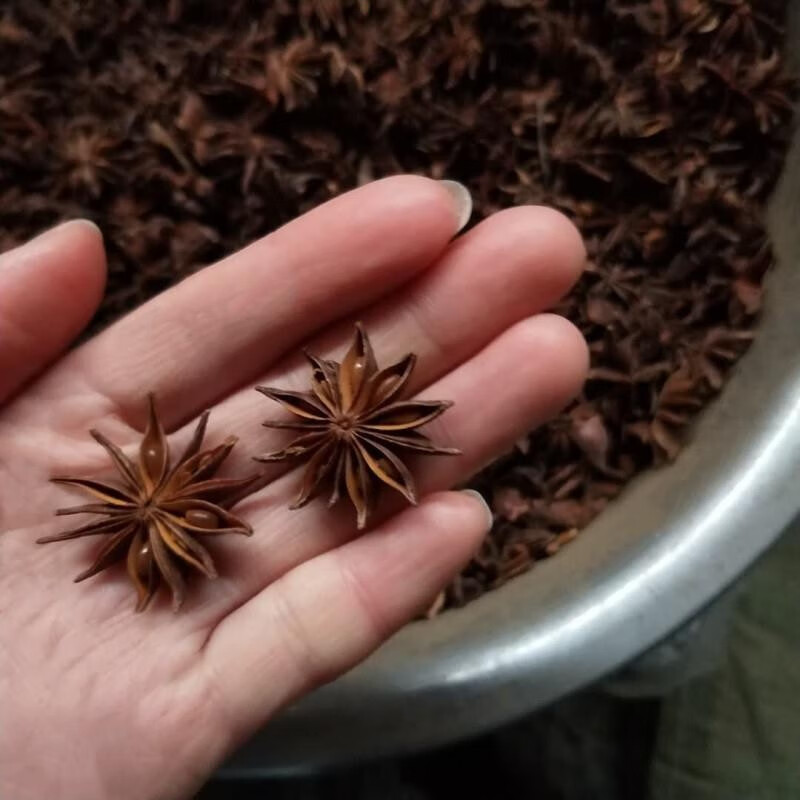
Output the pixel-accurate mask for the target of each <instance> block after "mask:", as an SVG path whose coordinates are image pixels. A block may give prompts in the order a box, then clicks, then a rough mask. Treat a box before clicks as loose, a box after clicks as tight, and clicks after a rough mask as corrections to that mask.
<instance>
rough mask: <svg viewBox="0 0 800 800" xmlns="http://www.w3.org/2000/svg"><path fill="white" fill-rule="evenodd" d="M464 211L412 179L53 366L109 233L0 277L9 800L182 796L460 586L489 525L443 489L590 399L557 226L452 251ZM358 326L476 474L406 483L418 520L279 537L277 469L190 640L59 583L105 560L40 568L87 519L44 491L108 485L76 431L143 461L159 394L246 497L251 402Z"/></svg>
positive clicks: (205, 275) (366, 190)
mask: <svg viewBox="0 0 800 800" xmlns="http://www.w3.org/2000/svg"><path fill="white" fill-rule="evenodd" d="M456 200H457V192H455V193H454V192H453V190H452V189H450V190H448V188H447V186H446V185H445V184H440V183H437V182H435V181H431V180H427V179H423V178H416V177H396V178H390V179H387V180H383V181H379V182H377V183H374V184H370V185H368V186H365V187H363V188H360V189H357V190H355V191H353V192H350V193H348V194H346V195H343V196H342V197H339V198H337V199H335V200H333V201H331V202H329V203H327V204H325V205H324V206H322V207H320V208H318V209H316V210H314V211H312V212H310V213H308V214H306V215H304V216H303V217H301V218H300V219H298V220H296V221H294V222H292V223H290V224H289V225H287V226H285V227H284V228H282V229H281V230H279V231H277V232H276V233H274V234H272V235H270V236H267V237H266V238H264V239H262V240H260V241H258V242H256V243H255V244H253V245H251V246H250V247H247V248H246V249H244V250H242V251H241V252H239V253H236V254H235V255H233V256H231V257H230V258H227V259H225V260H224V261H222V262H221V263H219V264H216V265H214V266H211V267H208V268H207V269H204V270H202V271H201V272H198V273H197V274H195V275H193V276H192V277H190V278H188V279H187V280H185V281H183V283H181V284H180V285H178V286H176V287H174V288H173V289H171V290H169V291H167V292H165V293H163V294H162V295H160V296H159V297H157V298H156V299H154V300H152V301H151V302H149V303H147V304H146V305H144V306H142V307H141V308H139V309H137V310H136V311H134V312H133V313H131V314H130V315H129V316H127V317H125V318H124V319H122V320H120V321H119V322H117V323H116V324H115V325H113V326H111V327H110V328H108V329H107V330H105V331H104V332H103V333H101V334H100V335H98V336H97V337H95V338H94V339H92V340H90V341H88V342H86V343H85V344H83V345H81V346H80V347H78V348H77V349H74V350H72V351H71V352H69V353H68V354H66V355H64V356H61V357H60V358H59V354H60V352H61V351H62V350H63V349H64V348H65V347H66V346H67V345H68V344H69V342H70V341H71V340H72V339H73V338H74V337H75V336H76V335H77V334H78V332H79V331H80V330H81V328H82V327H83V326H84V325H85V324H86V322H87V320H88V319H89V317H90V316H91V314H92V313H93V311H94V310H95V308H96V306H97V304H98V302H99V300H100V297H101V294H102V291H103V284H104V277H105V260H104V253H103V244H102V238H101V236H100V234H99V232H98V231H97V229H96V228H94V226H92V225H91V224H89V223H85V222H72V223H67V224H65V225H62V226H60V227H58V228H55V229H53V230H51V231H49V232H47V233H45V234H43V235H42V236H40V237H39V238H37V239H35V240H33V241H32V242H30V243H29V244H27V245H25V246H23V247H21V248H19V249H17V250H14V251H12V252H9V253H6V254H5V255H3V256H0V402H3V401H4V402H5V403H6V405H5V407H4V408H3V410H2V412H0V709H2V710H1V711H0V714H1V715H2V724H0V796H2V797H8V798H14V800H27V798H35V800H41V799H42V798H45V797H48V798H49V797H52V798H70V799H71V798H81V800H92V799H93V798H114V799H115V800H125V798H136V799H137V800H142V799H143V798H166V797H170V798H173V797H174V798H179V797H187V796H189V795H190V794H191V793H192V791H193V790H195V789H196V788H197V787H198V786H199V785H201V784H202V782H203V781H204V780H205V779H207V778H208V776H209V775H210V774H211V773H212V772H213V770H214V769H215V768H216V767H217V766H218V765H219V764H220V762H221V761H222V760H223V759H224V758H225V757H226V756H227V755H228V754H229V753H230V752H231V751H232V750H233V749H234V748H235V747H236V746H237V745H238V744H240V743H241V742H242V741H243V740H244V739H246V737H248V736H249V735H250V734H251V733H253V732H254V731H255V730H256V729H257V728H258V727H259V726H261V725H263V724H264V723H265V722H266V721H267V720H268V719H269V718H270V717H271V716H272V715H274V714H275V713H276V711H278V710H279V709H280V708H281V707H282V706H284V705H286V704H287V703H288V702H290V701H291V700H293V699H295V698H297V697H298V696H300V695H302V694H303V693H305V692H308V691H310V690H311V689H312V688H314V687H315V686H317V685H319V684H320V683H322V682H324V681H329V680H331V679H332V678H334V677H336V676H337V675H339V674H341V673H342V672H344V671H346V670H347V669H349V668H351V667H352V666H353V665H355V664H356V663H358V662H359V661H361V660H362V659H363V658H365V657H366V656H367V655H368V654H369V653H370V652H371V651H372V650H374V649H375V648H376V647H378V645H380V644H381V643H382V642H383V641H384V640H385V639H387V638H388V637H389V636H390V635H391V634H392V633H393V632H394V631H396V630H397V629H398V628H399V627H400V626H402V625H403V624H404V623H405V622H407V621H408V620H409V619H410V618H412V616H413V615H414V614H415V613H416V612H418V611H419V610H420V609H421V608H424V607H425V604H426V603H428V602H430V601H431V600H432V598H433V597H434V596H435V595H436V593H437V592H438V591H439V590H441V588H442V587H443V586H444V585H445V584H446V583H447V582H448V581H449V580H450V579H451V578H452V577H453V576H454V575H455V574H456V573H457V571H458V570H459V569H460V568H461V567H462V566H463V565H464V564H465V562H467V561H468V559H469V558H470V556H471V555H472V554H473V553H474V551H475V550H476V548H477V547H478V546H479V544H480V542H481V539H482V538H483V536H484V535H485V534H486V532H487V530H488V527H489V524H490V519H489V516H490V515H489V514H488V513H487V508H486V507H485V505H484V504H482V503H481V502H480V501H479V500H478V499H476V498H475V497H474V496H473V495H470V494H465V493H461V492H452V491H446V490H447V489H448V488H449V487H450V486H452V485H454V484H457V483H458V482H459V481H462V480H464V479H466V478H467V477H468V476H469V475H471V474H472V473H474V472H475V471H476V470H478V469H479V468H480V467H481V466H482V465H484V464H485V463H486V462H487V461H489V460H490V459H492V458H494V457H496V456H498V455H499V454H501V453H502V452H503V451H504V450H506V449H508V448H509V447H510V446H511V444H512V443H513V442H514V441H515V440H516V439H517V438H519V437H520V436H522V435H523V433H524V432H526V431H527V430H529V429H530V428H532V427H534V426H536V425H538V424H540V423H541V422H542V421H543V420H545V419H547V418H548V417H550V416H551V415H553V414H554V413H555V412H557V411H558V410H559V409H560V408H561V407H562V406H563V405H564V404H565V403H566V402H567V401H568V400H569V399H570V398H571V397H572V396H573V395H574V394H575V393H576V392H577V391H578V390H579V388H580V386H581V383H582V381H583V379H584V375H585V372H586V367H587V353H586V347H585V345H584V342H583V340H582V338H581V336H580V334H579V333H578V331H577V330H576V329H575V328H574V327H573V326H572V325H571V324H570V323H568V322H567V321H565V320H564V319H562V318H560V317H556V316H552V315H548V314H544V313H541V312H543V311H544V310H545V309H547V308H548V307H550V306H551V305H552V304H553V303H554V302H556V301H557V300H558V299H559V298H560V297H561V296H562V295H563V294H564V293H565V292H566V291H567V290H568V288H569V287H570V286H571V284H572V283H573V282H574V281H575V280H576V278H577V277H578V275H579V273H580V271H581V268H582V265H583V260H584V250H583V246H582V244H581V241H580V237H579V236H578V234H577V232H576V231H575V229H574V228H573V227H572V225H571V224H570V223H569V222H568V221H567V220H566V219H565V218H564V217H562V216H561V215H560V214H558V213H557V212H555V211H551V210H548V209H545V208H536V207H529V208H516V209H511V210H508V211H503V212H500V213H498V214H496V215H494V216H493V217H491V218H490V219H487V220H486V221H484V222H482V223H481V224H480V225H478V226H477V227H476V228H475V229H474V230H472V231H470V232H469V233H467V234H466V235H464V236H462V237H460V238H458V239H455V240H453V239H452V237H453V236H454V234H455V233H456V231H457V229H458V227H459V225H460V222H461V220H459V216H460V215H461V216H463V212H464V200H465V198H464V197H462V198H461V205H460V206H459V204H458V202H456ZM356 319H360V320H363V322H364V323H365V326H366V328H367V330H368V331H369V333H370V337H371V339H372V342H373V345H374V346H375V350H376V353H377V354H378V358H379V359H380V360H381V362H382V363H389V362H390V361H391V360H392V359H397V358H399V357H400V356H401V355H403V354H405V353H406V352H408V351H410V350H411V351H414V352H416V353H417V354H418V356H419V362H418V365H417V368H416V370H415V374H414V377H413V378H412V380H413V381H414V385H413V387H412V390H413V391H414V392H420V393H421V395H422V396H428V397H430V398H431V399H437V400H440V399H448V400H453V401H455V405H454V407H453V408H452V409H450V410H449V411H448V412H447V413H446V414H445V415H444V416H443V417H442V418H440V420H437V421H436V422H435V423H433V424H432V425H431V426H430V429H429V430H426V432H430V434H431V435H432V436H433V437H434V438H435V439H436V441H437V442H439V443H441V444H443V445H448V446H456V447H459V448H461V450H462V451H463V455H462V456H458V457H446V458H427V459H420V461H419V464H418V466H419V469H418V470H417V476H418V483H419V486H420V489H421V490H422V492H423V498H422V500H421V502H420V504H419V506H416V507H403V508H401V509H400V510H399V511H397V512H396V513H395V514H394V515H392V516H390V517H388V518H385V519H384V520H383V521H380V520H377V521H376V525H375V527H374V529H373V530H371V531H369V532H367V533H366V534H365V535H363V536H361V537H356V536H355V533H356V529H355V523H354V519H353V515H352V510H351V509H349V508H346V507H343V508H342V509H341V510H337V511H336V512H334V513H332V512H330V511H328V510H327V508H326V505H325V503H324V502H323V501H314V502H312V503H311V504H310V505H308V506H307V507H305V508H303V509H301V510H298V511H289V510H288V509H287V505H288V504H289V502H290V501H291V499H292V497H293V495H294V493H295V492H296V490H297V481H298V477H299V471H298V470H293V471H289V470H288V468H287V467H286V466H285V465H270V467H269V469H270V472H269V473H268V474H267V477H268V478H269V482H268V483H267V485H266V487H265V488H263V489H261V490H260V491H258V492H257V493H256V494H254V495H252V496H251V497H249V498H248V499H247V500H245V501H243V502H242V503H240V504H239V505H238V506H237V507H236V513H237V514H239V515H240V516H242V517H244V518H245V519H246V520H248V521H249V522H250V523H251V524H252V525H253V527H254V529H255V535H254V536H253V537H252V538H250V539H246V538H239V537H223V538H220V539H219V540H217V541H215V542H214V543H213V545H212V548H213V556H214V559H215V561H216V563H217V566H218V569H219V571H220V573H221V574H220V577H219V579H217V580H215V581H205V580H198V581H196V582H195V581H193V582H192V583H191V584H190V590H189V594H188V598H187V601H186V604H185V605H184V608H183V609H182V611H181V612H180V613H179V614H177V615H173V614H172V613H171V612H170V603H169V598H168V593H167V592H166V590H164V589H162V590H160V594H159V596H158V597H157V598H156V600H154V602H153V604H152V605H151V607H150V608H149V609H148V610H147V611H146V612H144V613H142V614H135V613H134V611H133V606H134V604H135V595H134V592H133V588H132V587H131V585H130V584H129V583H128V581H127V578H126V576H125V574H124V569H123V568H119V569H117V568H112V569H111V570H109V571H106V572H104V573H102V574H101V575H99V576H97V577H94V578H92V579H90V580H89V581H87V582H85V583H81V584H77V585H76V584H74V583H72V579H73V577H74V576H75V575H76V574H78V573H79V572H80V571H81V570H83V569H84V568H85V567H86V566H88V564H89V563H90V561H91V559H92V557H93V553H96V552H97V548H98V545H99V543H98V541H97V540H96V539H80V540H77V541H74V542H65V543H58V544H48V545H46V546H42V545H37V544H35V540H36V539H37V538H38V537H40V536H45V535H48V534H51V533H54V532H57V531H58V530H62V529H64V527H66V526H64V525H61V524H59V523H60V522H62V523H63V522H64V520H63V519H61V520H59V519H56V518H55V517H54V516H53V511H54V509H56V508H58V507H62V506H66V505H71V504H73V503H75V502H83V501H82V500H78V499H77V497H76V495H75V494H74V493H71V492H69V491H68V490H66V489H64V488H63V487H59V486H55V485H52V484H50V483H48V478H50V477H51V476H52V475H54V474H73V475H82V476H87V475H91V474H96V475H97V476H98V477H100V478H101V479H103V478H106V477H110V476H111V474H112V470H111V465H110V463H109V461H108V458H107V456H106V454H105V453H104V452H103V451H102V450H101V448H100V447H99V446H98V445H97V444H96V443H95V442H94V441H93V440H92V439H91V438H90V437H89V435H88V429H89V428H92V427H94V428H98V429H99V430H100V431H102V432H103V433H104V434H106V436H108V437H109V438H110V439H112V440H113V441H115V442H116V443H118V444H120V445H122V446H123V447H126V448H128V447H130V446H133V445H135V444H136V443H138V441H139V439H140V437H141V431H142V430H143V426H144V422H145V396H146V393H147V392H149V391H154V392H155V393H156V395H157V398H158V404H159V410H160V414H161V418H162V421H163V422H164V424H165V427H166V428H167V431H168V432H172V431H176V433H175V434H174V436H171V437H170V438H171V441H174V442H178V443H180V442H184V441H185V440H186V437H187V435H188V433H189V431H190V430H191V427H192V421H193V420H194V419H196V417H197V415H198V414H199V413H200V412H202V411H203V410H204V409H206V408H211V410H212V412H211V418H210V422H209V428H208V434H207V438H206V442H207V443H208V444H209V445H213V444H217V443H219V442H220V441H221V440H222V439H223V438H224V437H225V436H227V435H229V434H234V435H238V436H239V437H240V442H239V444H238V445H237V447H236V448H235V449H234V452H233V455H232V456H231V458H230V459H229V461H228V462H227V465H226V470H225V474H231V475H233V474H238V475H243V474H247V473H249V472H252V471H253V467H254V466H255V465H254V462H253V461H252V456H254V455H257V454H259V453H262V452H264V451H266V450H270V449H273V448H274V447H275V446H276V444H277V443H279V438H278V433H277V432H275V431H267V430H265V429H264V428H262V427H260V424H259V423H260V422H261V421H262V420H263V419H265V418H268V417H270V416H273V415H274V413H275V408H274V407H273V406H272V405H271V404H270V403H269V401H267V400H265V398H264V397H262V396H261V395H259V394H258V393H256V392H255V391H253V386H254V385H255V384H257V383H265V384H269V385H277V386H284V387H287V388H298V387H302V384H303V383H304V381H306V380H307V368H306V367H305V366H304V365H303V364H302V363H301V360H300V358H299V357H298V355H297V354H298V351H299V350H300V348H301V346H302V345H304V344H305V343H306V342H309V343H310V349H311V350H312V351H313V352H320V353H322V354H326V353H327V354H330V355H335V356H337V357H338V356H339V355H341V353H342V352H343V349H344V348H345V347H346V345H347V343H348V341H349V339H350V336H351V333H352V326H353V322H354V320H356ZM56 359H57V360H56ZM175 446H180V445H179V444H178V445H175ZM173 449H174V447H173ZM70 519H71V518H70ZM70 519H68V520H67V522H69V521H70ZM310 735H311V734H310Z"/></svg>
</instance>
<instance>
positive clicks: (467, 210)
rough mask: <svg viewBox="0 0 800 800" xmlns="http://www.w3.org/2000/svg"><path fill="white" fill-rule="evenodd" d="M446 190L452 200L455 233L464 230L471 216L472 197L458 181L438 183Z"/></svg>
mask: <svg viewBox="0 0 800 800" xmlns="http://www.w3.org/2000/svg"><path fill="white" fill-rule="evenodd" d="M439 183H441V184H442V186H443V187H444V188H445V189H447V191H448V193H449V194H450V197H451V198H452V200H453V209H454V210H455V212H456V220H457V221H458V227H457V228H456V233H458V232H459V231H460V230H462V229H463V228H464V226H465V225H466V224H467V223H468V222H469V218H470V217H471V216H472V195H471V194H470V193H469V189H467V187H466V186H464V184H463V183H459V182H458V181H439Z"/></svg>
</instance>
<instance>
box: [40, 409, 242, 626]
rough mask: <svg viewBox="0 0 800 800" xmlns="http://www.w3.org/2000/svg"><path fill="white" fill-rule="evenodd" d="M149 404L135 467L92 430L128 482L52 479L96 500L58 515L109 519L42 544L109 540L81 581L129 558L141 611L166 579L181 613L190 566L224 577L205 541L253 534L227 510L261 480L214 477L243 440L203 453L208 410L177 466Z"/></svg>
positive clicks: (231, 439)
mask: <svg viewBox="0 0 800 800" xmlns="http://www.w3.org/2000/svg"><path fill="white" fill-rule="evenodd" d="M149 404H150V415H149V419H148V423H147V429H146V430H145V433H144V436H143V438H142V442H141V445H140V447H139V458H138V461H137V462H136V463H134V462H133V461H132V460H131V459H130V458H128V456H126V455H125V453H123V452H122V450H120V448H119V447H117V446H116V445H115V444H113V443H112V442H110V441H109V440H108V439H106V437H105V436H103V434H101V433H99V432H98V431H95V430H93V431H91V435H92V436H93V437H94V439H95V440H96V441H97V442H98V444H100V445H102V446H103V447H104V448H105V450H106V451H107V452H108V454H109V456H111V460H112V461H113V462H114V466H115V467H116V468H117V471H118V472H119V475H120V477H121V479H122V482H121V484H109V483H100V482H99V481H96V480H91V479H88V478H53V481H54V482H55V483H61V484H64V485H66V486H75V487H77V488H79V489H82V490H83V491H84V492H86V493H87V494H88V495H89V496H90V497H92V498H93V499H94V500H95V502H93V503H89V504H86V505H81V506H75V507H73V508H63V509H60V510H59V511H57V512H56V513H57V514H58V515H65V514H96V515H99V516H101V517H103V519H101V520H100V521H99V522H91V523H88V524H86V525H82V526H81V527H79V528H74V529H72V530H69V531H65V532H64V533H58V534H55V535H53V536H45V537H43V538H41V539H39V540H38V541H39V543H41V544H45V543H48V542H63V541H65V540H67V539H78V538H82V537H84V536H105V537H107V540H106V541H105V543H104V544H103V546H102V548H101V549H100V551H99V552H98V554H97V556H96V558H95V560H94V562H93V563H92V565H91V566H90V567H89V568H88V569H87V570H85V571H84V572H82V573H81V574H80V575H78V577H77V578H75V582H76V583H77V582H79V581H83V580H85V579H86V578H90V577H91V576H92V575H96V574H97V573H98V572H101V571H102V570H104V569H107V568H108V567H110V566H111V565H112V564H115V563H116V562H118V561H121V560H122V559H123V558H124V559H125V561H126V565H127V570H128V577H129V578H130V579H131V582H132V583H133V585H134V586H135V587H136V592H137V594H138V600H137V604H136V610H137V611H143V610H144V609H145V608H146V607H147V605H148V603H149V602H150V601H151V599H152V598H153V596H154V595H155V593H156V590H157V589H158V587H159V584H160V582H161V580H162V579H163V580H164V581H165V582H166V584H167V586H169V588H170V590H171V591H172V608H173V610H174V611H177V610H178V609H179V608H180V607H181V605H182V603H183V600H184V596H185V581H184V577H183V574H182V571H183V569H184V568H186V567H193V568H194V569H196V570H197V571H198V572H200V573H202V574H203V575H205V576H206V577H207V578H216V577H217V571H216V568H215V567H214V562H213V561H212V559H211V555H210V554H209V552H208V550H207V549H206V547H205V546H204V545H203V544H201V540H203V539H205V538H206V537H209V536H219V535H221V534H225V533H241V534H244V535H245V536H250V535H251V534H252V532H253V530H252V528H251V527H250V526H249V525H248V524H247V523H246V522H244V521H243V520H241V519H239V517H237V516H235V515H234V514H232V513H231V512H230V511H228V507H229V506H230V505H232V504H233V501H235V500H237V499H239V498H240V497H241V495H242V492H243V491H244V490H246V489H247V488H248V487H249V486H251V485H252V484H253V483H254V481H255V480H256V478H257V477H258V476H251V477H249V478H243V479H237V478H216V477H214V476H215V475H216V473H217V471H218V470H219V468H220V467H221V466H222V463H223V462H224V461H225V459H226V458H227V457H228V455H229V454H230V452H231V450H232V449H233V446H234V445H235V444H236V438H235V437H229V438H228V439H226V440H225V441H224V442H223V443H222V444H221V445H219V446H218V447H215V448H213V449H211V450H203V451H201V450H200V447H201V446H202V444H203V438H204V436H205V432H206V424H207V423H208V415H209V412H208V411H206V412H205V413H204V414H203V415H202V416H201V417H200V420H199V422H198V423H197V427H196V428H195V431H194V434H193V436H192V439H191V441H190V442H189V444H188V446H187V447H186V450H185V451H184V452H183V455H181V457H180V458H179V459H178V460H177V461H176V462H175V464H174V465H171V464H170V454H169V444H168V443H167V437H166V435H165V433H164V429H163V427H162V426H161V423H160V422H159V420H158V416H157V414H156V408H155V402H154V399H153V397H152V395H151V396H150V398H149ZM98 501H99V502H98Z"/></svg>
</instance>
